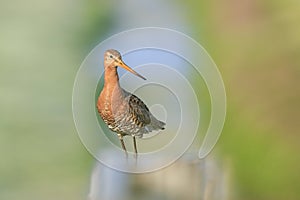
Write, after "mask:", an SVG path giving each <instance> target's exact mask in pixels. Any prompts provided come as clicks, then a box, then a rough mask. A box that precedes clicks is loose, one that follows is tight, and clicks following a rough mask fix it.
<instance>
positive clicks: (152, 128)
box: [145, 116, 166, 132]
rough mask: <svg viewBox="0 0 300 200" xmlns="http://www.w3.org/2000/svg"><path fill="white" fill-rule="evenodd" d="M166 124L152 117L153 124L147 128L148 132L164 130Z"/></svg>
mask: <svg viewBox="0 0 300 200" xmlns="http://www.w3.org/2000/svg"><path fill="white" fill-rule="evenodd" d="M165 125H166V123H165V122H162V121H159V120H158V119H156V118H155V117H154V116H151V123H150V124H148V125H147V126H146V127H145V128H146V129H147V131H149V132H151V131H157V130H164V129H165Z"/></svg>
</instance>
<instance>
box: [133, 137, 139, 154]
mask: <svg viewBox="0 0 300 200" xmlns="http://www.w3.org/2000/svg"><path fill="white" fill-rule="evenodd" d="M132 137H133V147H134V153H135V157H137V155H138V152H137V148H136V139H135V136H132Z"/></svg>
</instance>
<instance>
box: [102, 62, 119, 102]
mask: <svg viewBox="0 0 300 200" xmlns="http://www.w3.org/2000/svg"><path fill="white" fill-rule="evenodd" d="M103 91H104V92H105V93H106V95H109V96H111V95H112V94H113V93H114V95H121V94H122V89H121V87H120V84H119V76H118V72H117V68H116V67H113V68H112V67H108V68H107V69H106V70H105V74H104V87H103Z"/></svg>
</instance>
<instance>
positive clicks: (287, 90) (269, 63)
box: [0, 0, 300, 200]
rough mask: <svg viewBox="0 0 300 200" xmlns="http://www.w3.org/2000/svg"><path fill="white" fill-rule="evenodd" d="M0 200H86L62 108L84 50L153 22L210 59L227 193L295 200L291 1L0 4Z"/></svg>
mask: <svg viewBox="0 0 300 200" xmlns="http://www.w3.org/2000/svg"><path fill="white" fill-rule="evenodd" d="M0 5H1V6H0V13H1V14H0V15H1V17H0V25H1V31H0V44H1V46H0V82H1V84H0V88H1V90H0V91H1V98H0V108H1V120H0V158H1V161H0V199H3V200H4V199H23V200H26V199H28V200H29V199H30V200H32V199H45V200H47V199H73V200H76V199H85V198H86V196H87V193H88V187H89V182H90V180H89V179H90V173H91V170H92V167H93V165H94V162H95V161H94V160H93V158H92V157H91V156H90V155H89V153H88V152H87V151H86V150H85V148H84V147H83V145H82V144H81V143H80V140H79V138H78V136H77V133H76V130H75V127H74V123H73V119H72V108H71V96H72V88H73V82H74V79H75V75H76V72H77V70H78V68H79V66H80V64H81V62H82V60H83V59H84V57H85V56H86V54H87V53H88V52H89V51H90V50H91V49H92V48H93V47H94V46H95V45H96V44H97V43H98V42H100V41H102V40H103V39H105V38H107V37H108V36H110V35H111V34H113V33H117V32H118V31H122V30H126V29H129V28H134V27H142V26H163V27H168V28H173V29H176V30H178V31H183V32H185V33H187V34H188V35H190V36H192V37H193V38H195V39H196V40H197V41H198V42H199V43H201V44H202V45H203V46H204V47H205V48H206V49H207V50H208V52H209V53H210V55H211V56H212V57H213V59H214V60H215V62H216V64H217V65H218V67H219V69H220V71H221V73H222V76H223V79H224V82H225V86H226V89H227V98H228V113H227V120H226V123H225V127H224V131H223V134H222V136H221V138H220V140H219V142H218V144H217V148H216V149H214V153H215V154H218V159H220V160H224V159H225V160H226V162H228V163H230V164H229V168H230V171H231V173H230V176H231V179H232V186H231V192H232V193H233V194H232V199H245V200H246V199H249V200H250V199H257V200H260V199H261V200H267V199H270V200H271V199H272V200H276V199H278V200H279V199H299V197H300V192H299V191H300V174H299V169H300V156H299V153H298V152H299V150H300V149H299V145H298V141H299V139H300V138H299V114H300V107H299V102H300V87H299V85H300V67H299V66H300V57H299V54H300V48H299V47H300V37H299V35H300V27H299V24H300V14H299V12H298V11H299V7H300V2H297V1H290V0H287V1H284V0H272V1H269V0H265V1H259V0H239V1H238V0H229V1H215V0H213V1H196V0H194V1H188V2H187V1H179V0H177V1H143V2H139V1H133V0H128V1H122V2H120V1H95V0H93V1H80V0H76V1H66V0H62V1H58V0H54V1H49V0H46V1H36V0H28V1H17V0H13V1H7V0H6V1H5V0H4V1H1V3H0Z"/></svg>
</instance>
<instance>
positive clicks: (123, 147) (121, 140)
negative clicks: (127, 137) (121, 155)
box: [118, 133, 127, 157]
mask: <svg viewBox="0 0 300 200" xmlns="http://www.w3.org/2000/svg"><path fill="white" fill-rule="evenodd" d="M118 137H119V139H120V142H121V145H122V149H123V150H124V152H125V154H126V157H127V150H126V147H125V143H124V140H123V135H122V134H120V133H118Z"/></svg>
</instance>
